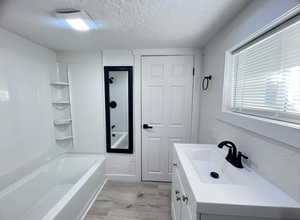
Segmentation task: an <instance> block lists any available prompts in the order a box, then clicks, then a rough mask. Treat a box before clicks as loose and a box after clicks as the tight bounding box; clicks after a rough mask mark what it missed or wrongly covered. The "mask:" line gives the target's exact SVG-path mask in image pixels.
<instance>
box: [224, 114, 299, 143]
mask: <svg viewBox="0 0 300 220" xmlns="http://www.w3.org/2000/svg"><path fill="white" fill-rule="evenodd" d="M219 119H220V120H221V121H224V122H226V123H229V124H232V125H235V126H238V127H241V128H244V129H246V130H249V131H252V132H255V133H257V134H260V135H263V136H265V137H268V138H271V139H274V140H276V141H279V142H282V143H285V144H288V145H291V146H294V147H297V148H300V125H296V124H292V123H287V122H281V121H276V120H272V119H265V118H260V117H256V116H250V115H244V114H240V113H234V112H230V111H223V112H222V114H221V118H219Z"/></svg>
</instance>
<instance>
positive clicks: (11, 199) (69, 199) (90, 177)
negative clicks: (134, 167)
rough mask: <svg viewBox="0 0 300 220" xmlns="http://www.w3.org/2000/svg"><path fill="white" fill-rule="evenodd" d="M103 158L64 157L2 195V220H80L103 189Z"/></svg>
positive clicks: (78, 155)
mask: <svg viewBox="0 0 300 220" xmlns="http://www.w3.org/2000/svg"><path fill="white" fill-rule="evenodd" d="M104 160H105V158H104V156H103V155H89V154H63V155H61V156H59V157H57V158H55V159H53V160H51V161H49V162H48V163H47V164H45V165H43V166H42V167H40V168H39V169H37V170H35V171H34V172H32V173H31V174H30V175H28V176H26V177H24V178H22V179H20V180H19V181H18V182H16V183H14V184H12V185H10V186H9V187H7V188H6V189H4V190H3V191H1V192H0V219H1V220H77V219H81V218H82V217H83V216H84V214H85V212H86V210H87V208H88V207H89V205H90V203H91V201H92V200H93V199H94V198H95V196H96V194H97V193H98V192H99V191H100V189H101V188H102V186H103V184H104V181H105V176H104Z"/></svg>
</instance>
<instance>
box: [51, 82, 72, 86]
mask: <svg viewBox="0 0 300 220" xmlns="http://www.w3.org/2000/svg"><path fill="white" fill-rule="evenodd" d="M50 85H52V86H69V83H68V82H52V83H50Z"/></svg>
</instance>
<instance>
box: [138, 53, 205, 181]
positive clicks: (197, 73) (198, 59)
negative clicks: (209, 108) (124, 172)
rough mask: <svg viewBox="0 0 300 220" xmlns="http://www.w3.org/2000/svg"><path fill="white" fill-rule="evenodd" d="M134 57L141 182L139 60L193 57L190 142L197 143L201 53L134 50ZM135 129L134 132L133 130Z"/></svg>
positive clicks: (139, 176) (140, 177) (140, 174)
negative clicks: (157, 57)
mask: <svg viewBox="0 0 300 220" xmlns="http://www.w3.org/2000/svg"><path fill="white" fill-rule="evenodd" d="M133 55H134V74H133V75H134V76H133V89H134V110H133V112H134V113H133V114H134V117H133V118H134V148H135V154H136V179H137V180H138V181H141V180H142V130H141V129H142V128H141V124H142V102H141V84H142V81H141V80H142V79H141V59H142V56H188V55H189V56H194V67H195V77H194V85H193V94H194V95H193V112H192V132H191V141H192V142H194V143H198V134H199V125H200V119H199V117H200V78H201V71H202V69H201V68H202V51H201V50H200V49H193V48H179V49H177V48H168V49H136V50H133ZM135 129H136V130H135Z"/></svg>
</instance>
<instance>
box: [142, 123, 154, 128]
mask: <svg viewBox="0 0 300 220" xmlns="http://www.w3.org/2000/svg"><path fill="white" fill-rule="evenodd" d="M143 128H144V129H152V128H153V126H150V125H148V124H143Z"/></svg>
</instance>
